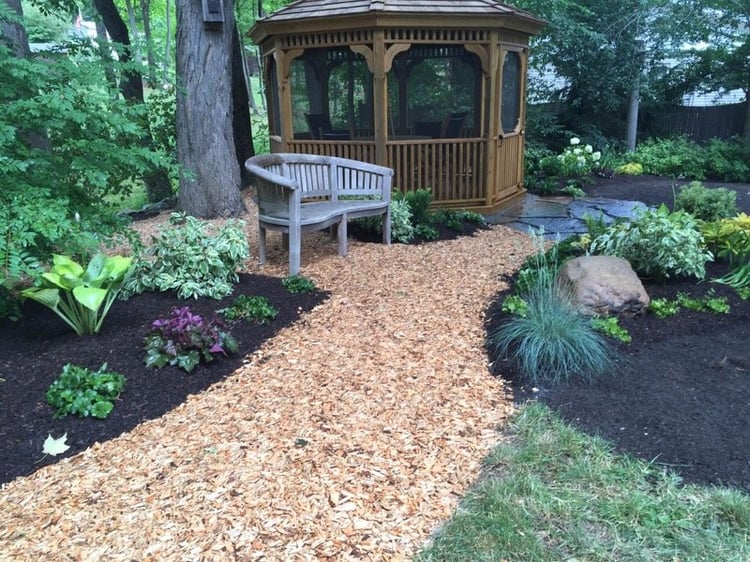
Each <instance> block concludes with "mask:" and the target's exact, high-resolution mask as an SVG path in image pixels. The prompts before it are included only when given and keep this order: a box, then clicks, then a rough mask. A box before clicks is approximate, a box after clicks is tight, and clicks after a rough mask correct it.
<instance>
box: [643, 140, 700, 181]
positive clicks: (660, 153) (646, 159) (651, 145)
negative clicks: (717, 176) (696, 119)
mask: <svg viewBox="0 0 750 562" xmlns="http://www.w3.org/2000/svg"><path fill="white" fill-rule="evenodd" d="M632 159H633V161H634V162H637V163H639V164H641V166H643V172H644V173H646V174H653V175H656V176H668V177H673V178H690V179H695V180H704V179H706V173H705V167H706V153H705V151H704V150H703V149H702V148H701V147H700V146H699V145H698V144H696V143H694V142H692V141H690V140H688V139H687V138H685V137H676V138H664V139H647V140H645V141H644V142H642V143H641V144H639V145H638V147H637V148H636V150H635V152H634V153H633V155H632Z"/></svg>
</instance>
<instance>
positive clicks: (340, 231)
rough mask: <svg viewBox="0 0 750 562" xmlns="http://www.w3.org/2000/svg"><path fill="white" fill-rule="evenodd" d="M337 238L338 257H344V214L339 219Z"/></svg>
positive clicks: (345, 249)
mask: <svg viewBox="0 0 750 562" xmlns="http://www.w3.org/2000/svg"><path fill="white" fill-rule="evenodd" d="M337 236H338V238H339V255H340V256H345V255H346V251H347V248H346V214H344V215H343V216H342V217H341V222H339V228H338V234H337Z"/></svg>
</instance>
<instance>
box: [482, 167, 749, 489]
mask: <svg viewBox="0 0 750 562" xmlns="http://www.w3.org/2000/svg"><path fill="white" fill-rule="evenodd" d="M683 183H687V182H677V183H675V182H673V181H672V180H667V179H664V178H655V177H643V176H641V177H634V178H627V177H626V178H622V177H618V178H616V179H609V180H608V179H600V180H599V181H598V182H597V184H596V185H593V186H590V187H589V188H588V195H589V196H596V197H612V198H619V199H629V200H638V201H643V202H644V203H646V204H649V205H658V204H660V203H662V202H663V203H666V204H667V205H668V206H670V207H671V206H672V203H673V193H674V190H675V189H676V185H682V184H683ZM716 185H719V184H716ZM721 185H727V184H721ZM731 187H732V188H733V189H734V190H735V191H736V192H737V195H738V197H737V204H738V207H739V209H740V211H744V212H748V211H750V186H748V185H745V184H734V185H731ZM706 269H707V276H706V281H704V282H701V283H696V281H695V279H693V278H682V279H672V280H669V281H667V282H657V281H654V280H643V282H644V287H645V288H646V291H647V292H648V294H649V296H650V297H651V298H652V299H655V298H666V299H669V300H670V301H673V300H675V299H676V298H677V296H678V294H680V293H683V294H686V295H689V296H690V297H692V298H696V299H700V298H703V297H705V296H707V295H713V296H715V297H726V299H727V301H728V303H729V306H730V311H729V313H728V314H715V313H711V312H695V311H691V310H686V309H681V311H680V312H679V313H678V314H676V315H675V316H672V317H669V318H657V317H656V316H655V315H653V314H646V315H643V316H636V317H632V318H627V317H623V318H622V319H621V320H620V324H621V325H622V327H624V328H625V329H626V330H627V331H628V332H629V333H630V335H631V337H632V341H631V342H630V343H623V342H618V341H616V340H612V343H613V345H614V346H615V347H616V350H617V363H616V368H615V369H613V370H612V372H611V373H610V374H609V375H608V376H603V377H599V378H597V379H595V380H593V381H591V382H586V381H583V380H574V381H571V382H569V383H567V384H559V385H549V386H540V387H537V388H534V387H530V386H529V385H525V384H523V383H521V382H519V377H518V376H517V374H516V373H514V372H513V367H512V365H509V364H507V363H504V362H503V361H498V362H497V363H496V364H495V367H494V368H495V371H496V372H497V373H499V374H502V376H504V377H507V378H509V380H510V381H511V386H512V393H513V398H514V400H516V401H517V402H518V403H522V402H525V401H527V400H537V401H539V402H541V403H543V404H546V405H548V406H549V407H550V408H552V409H553V410H554V411H555V412H557V413H558V414H559V415H560V416H561V417H562V418H563V419H564V420H566V421H568V422H569V423H571V424H572V425H574V426H576V427H578V428H580V429H582V430H584V431H586V432H587V433H590V434H596V435H600V436H602V437H604V438H606V439H607V440H609V441H610V442H611V443H613V444H614V446H615V449H616V450H617V451H618V452H623V453H628V454H631V455H634V456H636V457H638V458H641V459H643V460H646V461H653V462H654V463H655V464H657V465H660V466H663V467H665V468H668V469H670V470H674V471H675V472H676V473H678V474H679V475H680V476H681V477H682V479H683V481H685V482H692V483H701V484H726V485H729V486H734V487H738V488H741V489H744V490H750V432H748V431H747V428H748V426H749V425H750V350H748V347H747V342H748V341H749V340H748V338H749V337H750V301H748V300H743V299H741V298H740V297H739V296H738V295H737V293H736V291H734V290H733V289H731V288H730V287H728V286H725V285H721V284H718V283H713V282H711V281H710V279H713V278H717V277H719V276H721V275H722V274H724V273H726V272H727V271H728V265H727V264H726V263H722V262H713V263H709V264H707V268H706ZM501 302H502V295H500V296H499V298H498V299H497V301H496V302H495V303H494V304H493V305H492V307H491V309H490V311H489V313H488V319H489V323H488V331H494V330H495V329H496V328H497V326H499V325H500V324H501V323H502V322H504V321H505V320H506V319H507V316H505V315H504V314H503V313H502V312H501V311H500V304H501Z"/></svg>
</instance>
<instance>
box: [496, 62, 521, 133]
mask: <svg viewBox="0 0 750 562" xmlns="http://www.w3.org/2000/svg"><path fill="white" fill-rule="evenodd" d="M521 82H522V76H521V57H520V56H519V54H518V53H517V52H515V51H508V52H507V53H505V61H504V62H503V84H502V92H501V105H500V122H501V126H502V130H503V133H513V132H515V131H516V130H517V128H518V125H519V123H520V120H521Z"/></svg>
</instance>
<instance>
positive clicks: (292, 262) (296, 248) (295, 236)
mask: <svg viewBox="0 0 750 562" xmlns="http://www.w3.org/2000/svg"><path fill="white" fill-rule="evenodd" d="M301 246H302V232H300V230H298V229H296V228H291V227H290V228H289V275H297V274H298V273H299V268H300V254H301Z"/></svg>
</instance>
